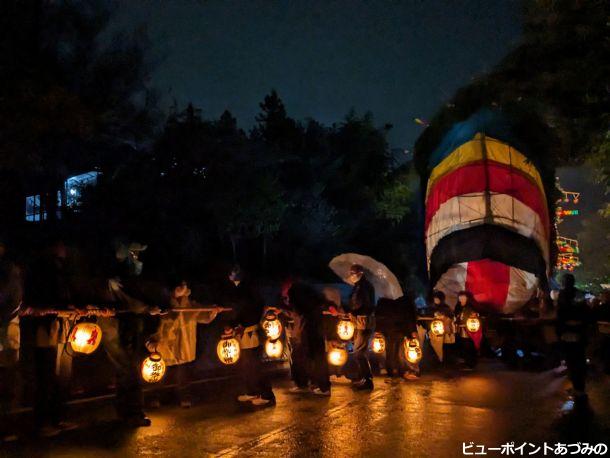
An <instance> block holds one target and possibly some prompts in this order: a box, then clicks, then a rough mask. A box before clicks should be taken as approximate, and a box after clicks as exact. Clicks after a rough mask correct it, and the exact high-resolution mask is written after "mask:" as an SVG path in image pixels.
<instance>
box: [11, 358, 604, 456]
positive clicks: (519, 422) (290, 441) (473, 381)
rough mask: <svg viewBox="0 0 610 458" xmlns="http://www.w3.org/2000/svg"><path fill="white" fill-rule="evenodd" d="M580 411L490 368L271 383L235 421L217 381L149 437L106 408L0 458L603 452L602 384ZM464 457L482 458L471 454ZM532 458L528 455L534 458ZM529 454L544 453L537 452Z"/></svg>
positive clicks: (535, 383) (227, 393) (544, 382)
mask: <svg viewBox="0 0 610 458" xmlns="http://www.w3.org/2000/svg"><path fill="white" fill-rule="evenodd" d="M590 379H591V380H590V383H589V404H588V406H583V407H579V406H576V407H575V406H574V405H572V404H571V403H570V402H568V401H569V398H568V394H567V392H566V390H567V389H568V388H569V383H568V382H567V380H566V379H565V377H562V376H557V375H556V374H554V373H553V372H552V371H549V372H543V373H540V372H538V373H533V372H524V371H510V370H507V369H506V368H505V367H504V366H503V365H501V364H500V363H498V362H496V361H486V362H482V363H481V364H480V365H479V366H478V367H477V369H476V370H475V371H472V372H434V373H429V374H426V375H424V376H422V378H421V379H420V380H417V381H404V380H399V379H386V378H384V377H377V378H376V379H375V389H374V390H373V391H372V392H355V391H353V390H352V389H351V387H350V386H349V384H348V383H347V381H346V380H345V379H341V380H339V381H337V382H335V383H333V387H332V396H331V397H330V398H318V397H315V396H313V395H309V394H305V395H293V394H290V393H288V388H289V387H290V386H291V385H290V382H289V381H288V380H286V379H280V380H276V381H275V382H274V386H275V387H276V395H277V405H276V406H275V407H272V408H268V409H264V410H260V411H254V412H251V411H244V410H243V409H240V407H239V406H238V405H237V404H236V403H235V402H234V400H233V397H232V396H233V391H234V390H233V385H234V384H233V383H231V382H228V381H224V382H221V383H219V384H217V386H215V387H213V388H209V387H208V388H206V389H205V390H204V392H202V393H201V397H200V400H199V402H198V403H197V404H196V405H195V406H194V407H192V408H190V409H182V408H180V407H177V406H174V405H163V406H162V407H161V408H158V409H155V410H150V411H149V415H150V417H151V418H152V420H153V425H152V426H151V427H149V428H140V429H124V428H123V427H122V426H121V425H120V424H119V423H117V422H116V421H114V420H113V415H114V414H113V410H112V408H111V406H110V405H109V403H108V402H106V403H99V404H92V405H88V406H83V407H82V408H81V409H80V410H79V411H78V412H74V413H73V414H72V415H73V416H75V417H77V418H78V419H79V422H80V423H81V425H82V427H81V428H80V429H79V430H76V431H71V432H67V433H65V434H63V435H61V436H59V437H57V438H54V439H45V440H33V439H30V440H28V439H26V440H25V441H21V442H19V443H16V444H12V445H10V446H6V447H5V448H4V450H3V451H2V453H0V455H2V456H27V457H38V456H53V457H79V458H80V457H135V456H145V457H149V456H150V457H165V456H167V457H202V456H227V457H228V456H256V457H309V456H311V457H316V456H321V457H377V456H379V457H385V456H387V457H402V456H404V457H410V456H413V457H452V456H464V455H463V453H462V452H463V444H466V445H474V446H484V447H485V448H486V450H487V454H488V456H502V455H501V453H500V452H499V451H490V450H489V448H498V447H501V446H502V444H507V443H510V442H514V443H515V446H519V445H521V444H523V443H526V444H531V445H527V448H524V449H523V452H524V453H523V456H527V455H528V453H529V452H531V451H533V450H535V449H533V448H530V447H531V446H532V445H533V446H542V445H543V444H544V443H545V442H546V443H547V444H549V445H551V444H553V445H554V444H556V443H557V442H563V443H572V442H573V443H576V442H581V443H582V442H590V443H600V442H605V443H606V444H610V390H609V389H608V388H609V387H610V384H609V382H610V378H609V377H608V376H605V375H602V374H599V373H594V374H592V375H591V377H590ZM467 450H469V451H475V450H479V451H480V450H481V449H480V448H479V449H474V448H470V449H467ZM515 456H519V454H518V453H516V454H515ZM532 456H536V455H532ZM537 456H544V455H542V450H541V451H540V452H539V454H538V455H537Z"/></svg>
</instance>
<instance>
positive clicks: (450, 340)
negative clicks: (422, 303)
mask: <svg viewBox="0 0 610 458" xmlns="http://www.w3.org/2000/svg"><path fill="white" fill-rule="evenodd" d="M431 311H432V313H433V315H434V317H435V318H439V319H441V320H442V321H443V326H444V331H445V332H444V334H443V361H444V362H447V363H451V362H452V361H453V360H454V358H455V350H454V348H455V325H454V318H455V316H454V314H453V311H452V310H451V307H449V305H447V303H446V302H445V293H443V292H442V291H434V292H433V293H432V306H431Z"/></svg>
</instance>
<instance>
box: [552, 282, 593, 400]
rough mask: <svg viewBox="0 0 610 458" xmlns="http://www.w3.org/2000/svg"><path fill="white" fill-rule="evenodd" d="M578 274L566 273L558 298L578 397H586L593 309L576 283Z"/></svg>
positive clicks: (563, 338) (561, 329)
mask: <svg viewBox="0 0 610 458" xmlns="http://www.w3.org/2000/svg"><path fill="white" fill-rule="evenodd" d="M574 283H575V281H574V275H572V274H565V275H564V276H563V289H562V290H561V291H560V292H559V298H558V299H557V336H558V337H559V340H560V342H561V349H562V351H563V353H564V356H565V360H566V364H567V366H568V376H569V378H570V381H571V382H572V386H573V391H574V398H575V400H576V401H585V400H586V399H587V394H586V393H585V379H586V376H587V357H586V353H585V352H586V349H587V332H588V327H589V325H590V324H591V321H592V316H591V310H590V309H589V307H588V306H587V305H586V303H585V302H584V298H583V297H582V296H581V294H580V291H578V290H577V289H576V288H575V286H574Z"/></svg>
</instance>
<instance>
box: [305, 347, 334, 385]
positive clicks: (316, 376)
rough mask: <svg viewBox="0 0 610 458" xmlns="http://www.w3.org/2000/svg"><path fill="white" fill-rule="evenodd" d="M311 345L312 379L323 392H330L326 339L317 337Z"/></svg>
mask: <svg viewBox="0 0 610 458" xmlns="http://www.w3.org/2000/svg"><path fill="white" fill-rule="evenodd" d="M312 340H313V342H311V343H310V347H311V351H310V353H309V356H310V359H311V368H312V370H311V379H312V382H313V384H314V385H316V387H317V388H319V389H320V391H322V392H325V393H326V392H328V391H330V374H329V371H328V362H327V361H326V348H325V344H324V337H323V336H317V337H316V338H315V339H312Z"/></svg>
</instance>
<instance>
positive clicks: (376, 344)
mask: <svg viewBox="0 0 610 458" xmlns="http://www.w3.org/2000/svg"><path fill="white" fill-rule="evenodd" d="M371 346H372V348H373V353H383V352H384V351H385V337H383V334H381V333H380V332H377V333H375V337H373V342H372V343H371Z"/></svg>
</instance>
